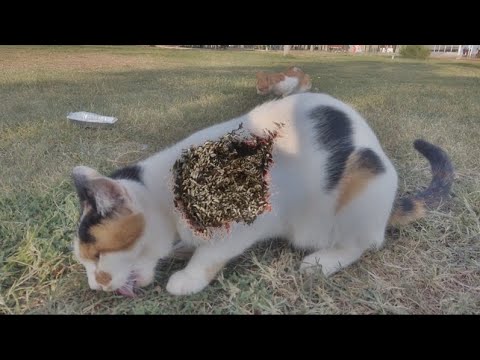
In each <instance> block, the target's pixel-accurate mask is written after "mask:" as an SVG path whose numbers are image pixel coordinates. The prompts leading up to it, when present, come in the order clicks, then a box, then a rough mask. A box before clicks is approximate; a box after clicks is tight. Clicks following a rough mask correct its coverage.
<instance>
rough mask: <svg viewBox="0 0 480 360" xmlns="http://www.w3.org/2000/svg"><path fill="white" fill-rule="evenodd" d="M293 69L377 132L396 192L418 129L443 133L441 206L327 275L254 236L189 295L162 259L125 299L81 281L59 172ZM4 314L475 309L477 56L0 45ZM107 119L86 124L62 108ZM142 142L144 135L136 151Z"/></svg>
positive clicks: (244, 105)
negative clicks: (449, 194) (396, 178)
mask: <svg viewBox="0 0 480 360" xmlns="http://www.w3.org/2000/svg"><path fill="white" fill-rule="evenodd" d="M292 64H296V65H298V66H301V67H302V68H303V69H304V70H305V71H306V72H307V73H309V74H310V75H311V76H312V79H313V88H314V90H315V91H319V92H326V93H329V94H331V95H333V96H335V97H338V98H340V99H341V100H343V101H345V102H347V103H349V104H351V105H353V106H354V107H355V108H356V109H358V111H359V112H360V113H362V114H363V115H364V116H365V117H366V119H367V120H368V122H369V123H370V124H371V126H372V127H373V128H374V130H375V131H376V133H377V134H378V136H379V138H380V141H381V142H382V144H383V145H384V148H385V150H386V152H387V153H388V154H389V155H390V156H391V158H392V160H393V161H394V163H395V165H396V166H397V167H398V171H399V174H400V177H401V180H400V191H401V192H413V191H416V190H417V189H419V188H421V187H422V186H425V185H427V183H428V182H429V180H430V174H429V167H428V164H427V163H426V161H425V159H424V158H422V157H421V156H420V155H419V154H418V153H416V152H415V150H414V149H413V146H412V142H413V140H414V139H416V138H419V137H422V138H425V139H427V140H429V141H431V142H434V143H437V144H440V145H441V146H442V147H443V148H445V150H446V151H447V152H448V153H449V154H450V155H451V157H452V160H453V161H454V164H455V166H456V170H457V179H456V182H455V185H454V188H453V192H454V198H453V200H452V202H451V203H450V205H449V206H448V208H446V209H445V210H442V211H435V212H432V213H431V214H430V215H429V216H428V217H427V218H426V219H423V220H421V221H419V222H417V223H415V224H411V225H408V226H405V227H403V228H401V229H399V230H397V231H394V232H389V233H388V234H387V239H388V241H387V243H386V246H385V248H384V249H383V250H381V251H379V252H376V253H367V254H366V255H365V256H363V257H362V259H361V260H360V261H359V262H357V263H356V264H355V265H353V266H351V267H349V268H348V269H346V270H345V271H342V272H341V273H338V274H337V275H335V276H333V277H331V278H329V279H324V278H323V277H322V276H321V275H318V276H313V277H310V276H304V275H301V274H300V273H299V272H298V265H299V263H300V260H301V256H302V254H301V253H299V252H297V251H294V250H293V249H291V248H290V247H289V246H288V245H287V244H285V243H283V242H282V243H271V242H268V243H265V244H263V245H261V246H257V247H255V248H254V249H251V250H250V251H248V252H247V253H245V254H244V255H243V256H241V257H240V258H239V259H237V260H235V261H234V262H232V263H231V264H230V265H228V266H227V267H226V269H225V270H224V271H223V272H222V273H221V274H220V276H219V277H218V279H217V280H215V281H214V282H213V283H212V285H211V286H210V287H208V288H207V289H206V290H205V291H203V292H201V293H200V294H197V295H193V296H189V297H179V298H177V297H173V296H170V295H169V294H168V293H166V291H165V284H166V281H167V279H168V276H169V275H170V274H171V273H172V272H173V271H174V270H176V269H180V268H181V267H182V266H183V265H184V261H179V260H167V261H164V262H161V263H160V264H159V266H158V274H157V277H156V280H155V283H154V284H153V285H152V286H150V287H148V288H146V289H145V292H144V294H143V295H142V296H141V297H139V298H136V299H125V298H121V297H118V296H115V295H112V294H109V293H98V292H93V291H91V290H89V288H88V284H87V281H86V276H85V274H84V271H83V268H82V267H81V266H80V265H78V264H77V263H76V262H75V261H74V260H73V258H72V254H71V250H70V245H71V239H72V236H73V234H74V231H75V226H76V222H77V220H78V216H79V214H78V203H77V199H76V195H75V193H74V189H73V187H72V184H71V182H70V178H69V174H70V171H71V169H72V168H73V167H74V166H76V165H88V166H91V167H94V168H97V169H99V170H101V171H110V170H112V169H114V168H116V167H119V166H122V165H125V164H128V163H131V162H133V161H136V160H139V159H142V158H145V157H147V156H149V155H151V154H153V153H154V152H156V151H158V150H160V149H162V148H164V147H165V146H167V145H169V144H172V143H174V142H175V141H178V140H180V139H181V138H183V137H185V136H186V135H189V134H191V133H192V132H194V131H196V130H198V129H201V128H204V127H206V126H208V125H210V124H214V123H217V122H220V121H223V120H227V119H229V118H231V117H233V116H236V115H240V114H242V113H244V112H246V111H248V110H250V109H252V108H253V107H254V106H255V105H257V104H260V103H261V102H262V101H264V100H265V99H264V98H261V97H259V96H257V95H256V92H255V72H256V71H258V70H262V69H264V70H280V69H283V68H285V67H286V66H289V65H292ZM0 69H1V71H0V99H1V100H0V164H1V169H2V171H1V173H0V313H7V314H9V313H80V314H91V313H109V314H123V313H133V314H145V313H148V314H150V313H155V314H156V313H162V314H164V313H183V314H186V313H196V314H198V313H201V314H205V313H212V314H219V313H222V314H226V313H234V314H252V313H262V314H280V313H295V314H304V313H312V314H325V313H329V314H331V313H334V314H336V313H342V314H345V313H351V314H371V313H374V314H397V313H399V314H407V313H410V314H425V313H442V314H445V313H448V314H451V313H476V314H478V313H480V267H479V265H480V264H479V262H480V235H479V234H480V220H479V212H480V211H479V209H480V160H479V159H480V102H479V101H478V99H480V64H479V63H475V62H465V61H458V62H455V61H446V60H443V61H439V60H433V59H431V60H427V61H415V60H404V59H395V60H392V59H390V58H386V57H369V56H347V55H336V56H332V55H324V54H321V53H317V52H314V53H310V52H304V53H302V52H299V53H297V52H292V54H291V55H289V56H288V57H283V56H282V55H281V53H277V52H253V51H245V52H242V51H208V50H205V51H204V50H166V49H158V48H150V47H99V46H97V47H94V46H92V47H0ZM81 110H86V111H93V112H97V113H101V114H105V115H113V116H117V117H118V118H119V121H118V123H117V125H116V126H115V127H114V128H112V129H82V128H80V127H76V126H74V125H72V124H70V123H68V121H67V120H66V115H67V114H68V112H70V111H81ZM145 145H146V146H145Z"/></svg>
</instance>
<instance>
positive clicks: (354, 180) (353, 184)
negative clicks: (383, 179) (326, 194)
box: [335, 153, 377, 213]
mask: <svg viewBox="0 0 480 360" xmlns="http://www.w3.org/2000/svg"><path fill="white" fill-rule="evenodd" d="M359 164H360V162H359V156H358V154H357V153H353V154H351V155H350V157H349V158H348V160H347V164H346V166H345V170H344V171H343V174H342V178H341V179H340V183H339V185H338V188H339V195H338V199H337V206H336V208H335V213H338V212H339V211H340V210H341V209H342V208H343V207H345V206H346V205H347V204H348V203H349V202H350V201H352V200H353V199H354V198H355V197H356V196H357V195H358V194H360V193H361V192H362V190H363V189H365V188H366V186H367V185H368V183H369V182H370V180H372V179H373V178H374V177H375V176H376V175H377V174H376V173H375V172H374V171H372V170H371V169H369V168H366V167H361V166H359Z"/></svg>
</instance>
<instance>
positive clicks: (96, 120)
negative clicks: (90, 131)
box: [67, 111, 118, 126]
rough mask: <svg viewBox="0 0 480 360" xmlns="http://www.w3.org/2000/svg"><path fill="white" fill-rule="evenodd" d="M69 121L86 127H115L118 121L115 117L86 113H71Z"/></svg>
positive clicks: (68, 117) (68, 116)
mask: <svg viewBox="0 0 480 360" xmlns="http://www.w3.org/2000/svg"><path fill="white" fill-rule="evenodd" d="M67 119H69V120H71V121H72V122H75V123H77V124H80V125H86V126H101V125H113V124H115V122H117V120H118V119H117V118H116V117H113V116H104V115H98V114H94V113H90V112H86V111H79V112H71V113H70V114H68V115H67Z"/></svg>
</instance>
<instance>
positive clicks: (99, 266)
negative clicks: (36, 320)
mask: <svg viewBox="0 0 480 360" xmlns="http://www.w3.org/2000/svg"><path fill="white" fill-rule="evenodd" d="M278 123H283V124H284V126H283V127H282V129H281V132H280V133H279V136H278V137H277V138H276V139H275V143H274V145H273V150H272V157H273V162H272V164H271V167H270V169H269V172H270V185H269V192H270V195H271V197H270V202H271V211H269V212H265V213H263V214H261V215H259V216H258V217H257V218H256V220H255V221H254V222H253V223H252V224H250V225H247V224H244V223H233V224H232V225H231V226H230V230H229V232H228V233H226V234H225V236H224V237H223V238H215V239H212V240H206V239H204V238H202V237H198V236H196V235H195V232H194V231H193V230H192V229H191V228H190V227H189V226H188V225H186V224H185V222H184V221H182V219H181V216H180V215H179V214H178V212H176V211H175V207H174V195H173V191H172V187H171V184H172V167H173V165H174V163H175V161H176V160H177V159H178V158H179V156H181V154H182V151H183V150H184V149H187V148H189V147H191V146H199V145H202V144H203V143H205V141H207V140H212V141H215V140H217V139H219V138H220V137H221V136H223V135H224V134H225V133H227V132H230V131H232V130H234V129H237V128H238V127H239V125H240V124H243V128H244V129H247V130H249V131H250V132H251V133H252V134H258V135H261V134H262V133H263V131H264V130H265V129H270V130H273V129H276V124H278ZM414 146H415V149H416V150H417V151H419V152H420V153H421V154H422V155H423V156H425V157H426V158H427V160H428V161H429V162H430V165H431V169H432V173H433V179H432V181H431V184H430V186H429V187H428V188H427V189H426V190H424V191H421V192H419V193H418V194H416V195H414V196H410V197H403V198H400V199H398V200H397V201H396V202H395V197H396V193H397V181H398V180H397V172H396V170H395V168H394V166H393V165H392V162H391V161H390V160H389V158H388V157H387V155H386V154H385V153H384V151H383V149H382V146H381V145H380V143H379V141H378V139H377V137H376V136H375V134H374V132H373V131H372V129H371V128H370V127H369V125H368V124H367V122H366V121H365V120H364V119H363V118H362V116H361V115H360V114H359V113H357V112H356V111H355V110H354V109H352V108H351V107H350V106H349V105H346V104H344V103H342V102H341V101H339V100H337V99H335V98H333V97H331V96H328V95H325V94H312V93H305V94H297V95H292V96H289V97H286V98H284V99H280V100H274V101H270V102H267V103H264V104H262V105H260V106H258V107H256V108H254V109H253V110H251V111H250V112H248V113H246V114H244V115H242V116H239V117H237V118H234V119H231V120H229V121H226V122H223V123H220V124H217V125H214V126H211V127H209V128H206V129H204V130H201V131H198V132H196V133H194V134H193V135H191V136H189V137H187V138H186V139H184V140H182V141H180V142H178V143H176V144H175V145H173V146H171V147H169V148H166V149H164V150H162V151H160V152H158V153H156V154H154V155H152V156H151V157H149V158H147V159H145V160H143V161H140V162H139V163H137V164H135V165H132V166H128V167H126V168H123V169H119V170H117V171H115V172H114V173H113V174H111V175H110V176H108V177H107V176H103V175H101V174H99V173H98V172H97V171H95V170H93V169H91V168H88V167H85V166H78V167H75V168H74V169H73V172H72V176H73V180H74V184H75V187H76V190H77V193H78V196H79V199H80V202H81V207H82V214H81V218H80V222H79V226H78V231H77V236H76V237H75V239H74V253H75V256H76V257H77V259H78V260H79V261H80V262H81V263H82V264H83V265H84V266H85V268H86V271H87V276H88V283H89V285H90V287H91V288H92V289H98V290H104V291H118V292H120V293H121V294H124V295H128V296H131V295H133V291H134V288H136V287H144V286H147V285H149V284H150V283H151V282H152V281H153V278H154V269H155V266H156V264H157V261H158V260H159V259H162V258H165V257H168V256H170V255H172V251H173V248H174V243H175V241H176V240H177V239H181V241H183V243H185V244H188V245H190V246H193V247H194V248H195V251H194V254H193V256H192V257H191V259H190V261H189V263H188V265H187V266H186V267H185V268H184V269H183V270H180V271H178V272H176V273H174V274H173V275H171V277H170V279H169V281H168V284H167V286H166V288H167V291H168V292H170V293H171V294H175V295H185V294H192V293H196V292H199V291H201V290H202V289H204V288H205V287H206V286H207V285H208V284H209V283H210V282H211V281H212V279H214V277H215V276H216V274H217V273H218V272H219V271H220V270H221V269H222V268H223V267H224V266H225V264H227V263H228V262H229V260H231V259H233V258H235V257H237V256H239V255H240V254H242V253H243V252H244V251H245V250H246V249H248V248H249V247H251V246H252V245H253V244H255V243H257V242H259V241H261V240H264V239H275V238H283V239H287V240H289V241H290V242H291V243H292V244H293V245H294V246H295V247H297V248H299V249H307V250H310V254H309V255H307V256H306V257H305V258H304V259H303V261H302V263H301V264H300V270H302V271H307V272H310V271H317V269H318V271H320V270H321V271H322V272H323V274H324V275H325V276H329V275H331V274H334V273H335V272H337V271H339V270H340V269H342V268H344V267H346V266H349V265H350V264H352V263H354V262H355V261H357V260H358V259H359V258H360V256H361V255H362V254H363V253H364V251H365V250H367V249H370V248H380V247H381V246H382V244H383V243H384V237H385V230H386V227H387V226H388V225H398V224H406V223H408V222H411V221H414V220H416V219H418V218H421V217H423V216H424V215H425V214H426V211H427V209H428V208H431V207H436V206H438V205H439V204H440V203H441V202H442V201H443V200H445V199H446V198H447V197H448V196H449V193H450V188H451V185H452V181H453V174H454V169H453V166H452V164H451V162H450V160H449V157H448V156H447V154H446V153H445V152H444V151H443V150H442V149H440V148H439V147H437V146H435V145H432V144H430V143H428V142H426V141H424V140H416V141H415V142H414Z"/></svg>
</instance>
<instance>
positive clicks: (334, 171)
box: [310, 106, 354, 190]
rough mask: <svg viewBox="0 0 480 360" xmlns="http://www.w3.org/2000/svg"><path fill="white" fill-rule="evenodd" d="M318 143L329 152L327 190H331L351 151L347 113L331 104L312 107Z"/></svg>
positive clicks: (350, 129) (350, 135) (311, 114)
mask: <svg viewBox="0 0 480 360" xmlns="http://www.w3.org/2000/svg"><path fill="white" fill-rule="evenodd" d="M310 117H311V118H312V119H313V120H315V124H314V127H315V130H316V138H317V142H318V145H319V146H320V148H321V149H324V150H326V151H328V152H330V156H329V157H328V162H327V185H326V189H327V190H333V189H334V188H335V187H336V186H337V184H338V182H339V181H340V179H341V177H342V174H343V172H344V170H345V166H346V163H347V160H348V157H349V156H350V154H351V153H352V152H353V150H354V148H353V140H352V124H351V121H350V119H349V118H348V116H347V114H345V113H344V112H343V111H340V110H338V109H336V108H334V107H331V106H319V107H317V108H315V109H313V110H312V111H311V113H310Z"/></svg>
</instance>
